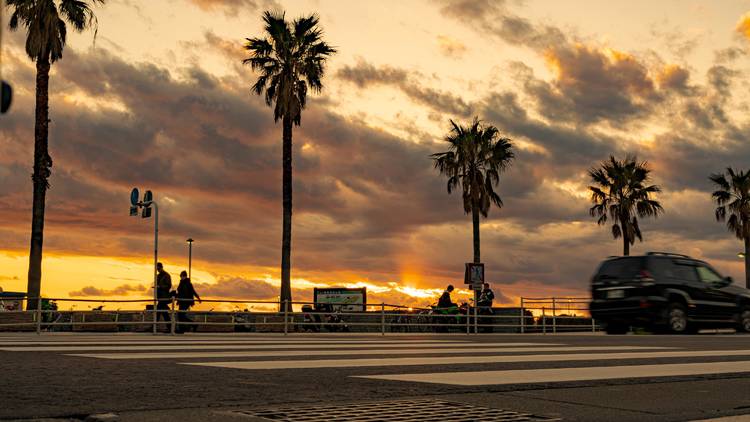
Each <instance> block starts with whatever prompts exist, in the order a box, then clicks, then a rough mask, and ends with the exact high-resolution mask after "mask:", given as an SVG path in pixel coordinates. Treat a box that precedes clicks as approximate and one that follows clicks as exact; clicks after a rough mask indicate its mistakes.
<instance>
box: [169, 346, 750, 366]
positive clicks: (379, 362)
mask: <svg viewBox="0 0 750 422" xmlns="http://www.w3.org/2000/svg"><path fill="white" fill-rule="evenodd" d="M724 356H750V350H707V351H703V350H699V351H675V352H625V353H585V354H554V355H552V354H544V355H510V356H496V355H490V356H451V357H414V358H388V359H382V358H373V359H321V360H272V361H232V362H181V364H183V365H197V366H213V367H217V368H234V369H307V368H347V367H373V366H381V367H386V366H429V365H460V364H473V363H515V362H565V361H594V360H619V359H656V358H690V357H724Z"/></svg>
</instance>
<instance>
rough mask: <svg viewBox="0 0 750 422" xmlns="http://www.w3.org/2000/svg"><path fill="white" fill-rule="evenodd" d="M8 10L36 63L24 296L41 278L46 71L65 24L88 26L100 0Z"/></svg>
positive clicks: (21, 0) (32, 304) (13, 5)
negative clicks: (30, 190)
mask: <svg viewBox="0 0 750 422" xmlns="http://www.w3.org/2000/svg"><path fill="white" fill-rule="evenodd" d="M6 3H7V6H8V8H10V9H11V10H12V12H13V13H12V14H11V16H10V22H9V26H10V29H11V30H12V31H15V30H17V29H18V28H19V27H20V26H23V27H24V28H26V54H28V56H29V58H30V59H31V60H32V61H34V62H36V116H35V125H34V173H33V174H32V176H31V179H32V181H33V185H34V197H33V205H32V214H31V215H32V217H31V249H30V252H29V278H28V287H27V290H26V294H27V297H28V298H30V299H31V298H38V297H39V295H40V292H41V282H42V243H43V240H44V202H45V197H46V194H47V189H49V182H48V179H49V177H50V175H51V174H52V158H51V157H50V155H49V149H48V146H49V145H48V137H47V136H48V129H49V71H50V67H51V65H52V64H53V63H55V62H56V61H58V60H60V59H62V54H63V49H64V48H65V41H66V35H67V25H66V21H67V23H69V24H70V25H71V26H72V27H73V29H75V30H76V31H78V32H82V31H84V30H85V29H88V28H92V27H93V28H94V34H95V35H94V36H96V27H97V21H96V16H95V15H94V12H93V11H92V9H91V5H93V4H96V3H100V4H104V0H90V1H86V0H59V1H55V0H7V1H6ZM37 304H38V302H37V301H35V300H29V301H27V308H28V309H36V306H37Z"/></svg>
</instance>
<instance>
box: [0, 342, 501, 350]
mask: <svg viewBox="0 0 750 422" xmlns="http://www.w3.org/2000/svg"><path fill="white" fill-rule="evenodd" d="M507 344H508V343H468V344H467V343H448V342H445V343H418V344H412V343H408V342H397V343H396V344H391V343H385V344H379V343H366V344H362V343H355V344H328V343H327V342H322V343H320V344H247V345H245V344H224V345H222V344H187V345H179V344H169V345H153V346H152V345H147V344H144V345H131V346H126V345H123V346H18V347H0V350H2V351H5V352H85V351H124V350H142V351H148V350H201V349H225V350H235V349H242V350H254V349H255V350H263V349H351V348H358V347H359V348H361V347H367V346H373V347H380V348H410V347H445V346H453V347H461V346H466V347H467V349H468V345H471V348H472V349H475V348H486V347H503V346H505V345H507ZM468 351H471V349H469V350H468Z"/></svg>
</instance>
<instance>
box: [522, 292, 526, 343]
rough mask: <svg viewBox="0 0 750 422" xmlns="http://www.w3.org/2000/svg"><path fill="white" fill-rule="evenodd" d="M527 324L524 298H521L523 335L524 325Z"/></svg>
mask: <svg viewBox="0 0 750 422" xmlns="http://www.w3.org/2000/svg"><path fill="white" fill-rule="evenodd" d="M525 323H526V314H525V313H524V312H523V298H521V334H523V332H524V327H523V326H524V325H525Z"/></svg>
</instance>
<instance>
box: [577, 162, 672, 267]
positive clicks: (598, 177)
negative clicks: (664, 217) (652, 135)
mask: <svg viewBox="0 0 750 422" xmlns="http://www.w3.org/2000/svg"><path fill="white" fill-rule="evenodd" d="M650 174H651V170H650V169H649V168H648V167H647V165H646V163H645V162H641V163H639V162H637V161H636V157H635V156H627V157H625V159H624V160H618V159H616V158H615V157H613V156H610V157H609V161H604V162H603V163H601V165H600V167H598V168H592V169H590V170H589V176H591V180H592V181H593V182H594V183H595V184H596V185H597V186H589V190H590V191H591V202H593V203H594V206H593V207H591V209H590V210H589V213H590V214H591V216H592V217H598V220H597V223H598V224H599V225H604V224H606V223H607V220H608V219H610V218H611V219H612V221H613V223H612V236H614V238H615V239H617V238H620V237H622V254H623V255H624V256H628V255H630V246H631V245H633V244H635V239H636V238H638V240H640V241H641V242H642V241H643V235H642V234H641V229H640V227H639V226H638V218H639V217H640V218H644V217H658V216H659V214H660V213H663V212H664V208H662V206H661V204H660V203H659V201H657V200H655V199H653V196H655V195H656V194H657V193H659V192H661V188H660V187H659V186H656V185H649V184H648V183H649V182H650V179H651V176H650Z"/></svg>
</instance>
